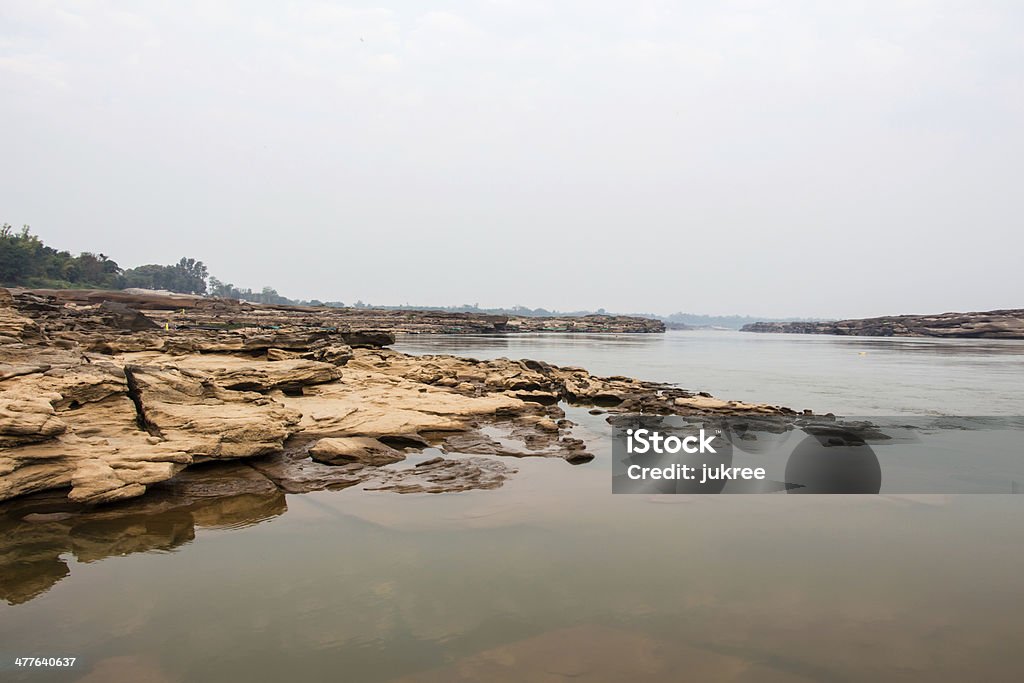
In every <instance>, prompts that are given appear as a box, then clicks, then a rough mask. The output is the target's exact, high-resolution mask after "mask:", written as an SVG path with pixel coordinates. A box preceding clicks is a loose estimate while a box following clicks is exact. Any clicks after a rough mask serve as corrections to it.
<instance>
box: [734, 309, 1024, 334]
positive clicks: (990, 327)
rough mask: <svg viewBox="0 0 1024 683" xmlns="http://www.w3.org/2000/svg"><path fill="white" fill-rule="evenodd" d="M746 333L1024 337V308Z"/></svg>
mask: <svg viewBox="0 0 1024 683" xmlns="http://www.w3.org/2000/svg"><path fill="white" fill-rule="evenodd" d="M741 331H743V332H780V333H784V334H835V335H843V336H854V337H943V338H964V339H1024V309H1020V308H1015V309H1005V310H998V311H981V312H972V313H940V314H937V315H894V316H882V317H879V318H858V319H851V320H839V321H836V322H787V323H779V322H757V323H751V324H749V325H744V326H743V327H742V328H741Z"/></svg>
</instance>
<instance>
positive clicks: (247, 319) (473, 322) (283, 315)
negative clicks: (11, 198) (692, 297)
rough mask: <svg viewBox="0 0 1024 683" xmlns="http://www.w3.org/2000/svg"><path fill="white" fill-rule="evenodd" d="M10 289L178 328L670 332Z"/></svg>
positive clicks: (651, 324)
mask: <svg viewBox="0 0 1024 683" xmlns="http://www.w3.org/2000/svg"><path fill="white" fill-rule="evenodd" d="M11 291H12V293H13V296H14V299H15V302H16V305H18V306H19V307H21V308H22V309H28V310H38V311H42V310H43V309H44V308H45V307H46V306H47V305H49V304H55V305H56V306H57V309H55V310H56V313H57V317H60V318H66V317H67V316H68V310H69V309H68V307H69V306H70V307H72V310H73V309H74V308H79V307H81V308H85V309H86V310H88V309H90V308H91V307H94V306H96V305H97V304H101V303H104V302H107V303H108V304H123V305H126V306H128V307H130V308H132V309H134V310H138V311H142V312H144V313H145V314H146V315H147V317H149V318H151V319H152V320H154V321H155V322H157V323H158V324H159V326H160V327H164V326H165V325H166V326H168V327H170V328H172V329H178V328H182V329H183V328H211V329H217V328H232V327H281V326H298V327H308V328H323V329H379V330H388V331H390V332H393V333H397V334H515V333H523V332H566V333H569V332H575V333H588V334H594V333H600V334H605V333H617V334H653V333H660V332H664V331H665V323H663V322H662V321H660V320H655V319H652V318H640V317H635V316H622V315H585V316H557V317H530V316H504V315H488V314H484V313H451V312H447V311H431V310H398V309H378V308H332V307H314V306H282V305H271V304H254V303H250V302H247V301H238V300H235V299H218V298H214V297H201V296H193V295H189V294H166V293H157V292H147V291H145V290H125V291H108V290H82V289H46V290H42V289H36V290H28V289H15V290H11ZM47 302H49V304H48V303H47Z"/></svg>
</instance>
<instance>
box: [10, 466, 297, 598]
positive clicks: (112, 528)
mask: <svg viewBox="0 0 1024 683" xmlns="http://www.w3.org/2000/svg"><path fill="white" fill-rule="evenodd" d="M251 473H252V469H251V468H249V467H247V466H244V465H240V464H237V463H217V464H211V465H206V466H199V467H196V468H191V469H188V470H185V471H184V472H182V473H181V474H179V475H178V476H177V477H175V478H174V479H172V480H170V481H168V482H164V483H163V484H157V485H155V486H152V487H150V490H149V492H148V493H147V494H146V495H145V496H144V497H142V498H141V499H138V500H134V501H126V502H123V503H118V504H114V505H108V506H103V507H98V508H83V507H80V506H76V505H74V504H71V503H68V501H67V499H66V498H64V492H51V493H46V494H41V495H35V496H25V497H23V498H20V499H16V500H14V501H10V502H8V503H5V504H3V505H2V506H0V575H2V576H3V578H4V580H3V582H2V583H0V598H2V599H3V600H6V601H7V603H8V604H12V605H15V604H20V603H24V602H27V601H29V600H32V599H33V598H36V597H38V596H40V595H42V594H43V593H45V592H46V591H48V590H49V589H50V588H51V587H53V585H54V584H56V583H57V582H58V581H60V580H61V579H63V578H64V577H66V576H67V575H68V574H69V573H70V569H69V567H68V563H67V562H66V561H65V560H64V559H63V558H62V557H61V556H62V555H64V554H65V553H71V554H72V555H73V556H74V557H75V559H76V560H77V561H78V562H94V561H96V560H101V559H103V558H106V557H112V556H117V555H127V554H130V553H139V552H146V551H152V550H164V551H168V550H173V549H174V548H177V547H178V546H181V545H183V544H185V543H188V542H189V541H191V540H192V539H194V538H195V534H196V527H205V528H239V527H243V526H248V525H251V524H256V523H258V522H261V521H263V520H266V519H269V518H271V517H275V516H277V515H280V514H282V513H284V512H285V511H286V510H287V506H286V504H285V496H284V494H283V493H281V492H280V491H279V490H278V489H277V487H276V486H274V485H273V484H271V483H270V482H269V481H268V480H266V479H263V478H261V477H259V478H258V477H253V476H252V474H251Z"/></svg>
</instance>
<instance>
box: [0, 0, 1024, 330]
mask: <svg viewBox="0 0 1024 683" xmlns="http://www.w3.org/2000/svg"><path fill="white" fill-rule="evenodd" d="M380 2H381V4H379V5H378V4H358V3H333V2H283V1H280V2H278V1H274V2H263V3H259V2H254V1H252V0H245V1H242V2H233V3H214V2H210V1H209V0H204V1H199V2H187V1H176V2H160V3H145V2H125V3H116V2H106V1H103V0H98V1H95V2H93V1H86V0H80V1H77V2H40V1H38V0H36V1H33V2H21V1H20V0H4V1H3V2H2V3H0V92H2V93H3V99H2V104H0V130H2V136H3V137H2V139H3V144H2V152H3V163H2V165H0V221H6V222H9V223H12V224H15V225H18V226H20V225H22V224H25V223H27V224H30V225H31V226H32V228H33V231H34V232H36V233H37V234H39V235H40V236H41V237H42V238H43V239H44V240H45V241H46V242H47V243H49V244H52V245H54V246H57V247H60V248H64V249H69V250H71V251H73V252H78V251H82V250H88V251H98V252H103V253H105V254H107V255H108V256H110V257H111V258H114V259H115V260H116V261H118V263H119V264H121V265H122V266H124V267H129V266H135V265H139V264H142V263H154V262H156V263H168V262H172V261H176V260H177V259H178V258H180V257H181V256H191V257H195V258H199V259H201V260H203V261H205V262H206V264H207V265H208V266H209V268H210V271H211V273H213V274H215V275H216V276H218V277H219V278H221V279H222V280H225V281H229V282H232V283H234V284H235V285H237V286H248V287H253V288H256V289H258V288H260V287H262V286H263V285H272V286H274V287H275V288H277V290H278V291H279V292H281V293H282V294H284V295H286V296H290V297H293V298H320V299H325V300H326V299H337V300H342V301H345V302H354V301H356V300H357V299H362V300H363V301H368V302H371V303H378V304H402V303H414V304H435V305H441V304H462V303H477V302H478V303H479V304H480V305H481V306H511V305H515V304H521V305H527V306H531V307H536V306H543V307H547V308H557V309H561V310H569V309H581V308H598V307H604V308H607V309H609V310H615V311H653V312H657V313H670V312H673V311H680V310H681V311H689V312H697V313H749V314H752V315H759V316H770V315H779V316H782V315H794V316H823V317H832V316H840V317H845V316H863V315H875V314H883V313H910V312H938V311H946V310H964V309H972V310H978V309H987V308H998V307H1022V306H1024V299H1022V298H1021V294H1022V293H1024V267H1022V264H1021V260H1022V257H1021V255H1022V253H1024V220H1022V216H1024V190H1022V187H1021V186H1022V184H1024V144H1022V143H1024V40H1022V39H1021V36H1022V35H1024V10H1022V8H1024V4H1022V3H1019V2H1013V1H1010V2H1001V3H997V2H981V1H977V0H974V1H967V0H964V1H963V2H955V3H954V2H923V1H911V2H903V1H900V0H881V1H879V2H842V3H838V2H836V3H833V2H753V1H747V2H710V1H709V2H689V3H686V2H645V1H643V0H629V1H628V2H600V1H595V0H578V1H571V2H541V1H535V0H491V1H484V0H480V1H477V2H454V1H451V2H436V3H430V2H389V0H380Z"/></svg>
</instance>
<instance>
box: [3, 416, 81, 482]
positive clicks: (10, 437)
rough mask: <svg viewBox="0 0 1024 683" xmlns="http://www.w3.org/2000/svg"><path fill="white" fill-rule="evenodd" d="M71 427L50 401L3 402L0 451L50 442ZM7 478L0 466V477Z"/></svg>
mask: <svg viewBox="0 0 1024 683" xmlns="http://www.w3.org/2000/svg"><path fill="white" fill-rule="evenodd" d="M65 429H67V425H66V424H64V422H63V421H62V420H60V419H59V418H58V417H57V414H56V411H55V410H54V409H53V406H52V405H50V402H49V401H47V400H46V399H42V398H38V399H32V398H23V399H9V398H0V447H2V448H10V447H12V446H18V445H21V444H26V443H33V442H36V441H46V440H47V439H51V438H53V437H55V436H57V435H58V434H62V433H63V432H64V430H65ZM2 474H6V473H5V472H4V471H3V469H2V466H0V475H2Z"/></svg>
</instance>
